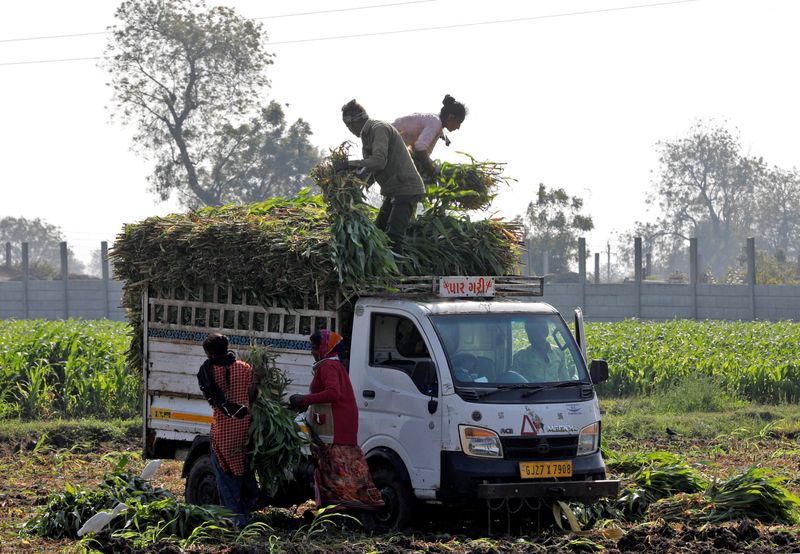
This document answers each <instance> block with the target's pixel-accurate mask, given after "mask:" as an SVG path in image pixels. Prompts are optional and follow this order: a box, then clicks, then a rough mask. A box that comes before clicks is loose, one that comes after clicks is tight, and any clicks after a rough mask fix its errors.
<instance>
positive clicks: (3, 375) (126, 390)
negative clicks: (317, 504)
mask: <svg viewBox="0 0 800 554" xmlns="http://www.w3.org/2000/svg"><path fill="white" fill-rule="evenodd" d="M586 335H587V341H588V357H589V359H593V358H604V359H606V360H607V361H608V363H609V368H610V378H609V380H608V382H606V383H603V384H602V385H600V391H599V393H600V395H601V396H620V397H625V396H644V395H650V394H653V393H658V392H660V391H665V390H668V389H669V388H671V387H673V386H675V385H677V384H679V383H680V382H681V381H683V380H685V379H688V378H698V377H700V378H706V379H710V380H713V381H714V382H715V383H716V384H717V385H718V386H719V387H720V390H722V391H725V392H727V393H729V394H731V395H733V396H736V397H739V398H742V399H744V400H750V401H754V402H763V403H768V404H775V403H781V402H797V401H798V400H800V323H790V322H779V323H767V322H755V323H751V322H721V321H702V322H697V321H687V320H680V321H669V322H658V323H657V322H642V321H634V320H630V321H625V322H619V323H592V324H588V325H587V326H586ZM129 344H130V327H129V326H128V325H126V324H124V323H118V322H110V321H82V320H68V321H40V320H20V321H16V320H2V321H0V419H7V418H15V417H21V418H23V419H53V418H79V417H98V418H111V417H113V418H118V417H135V416H138V415H139V414H140V406H141V394H142V383H141V376H140V373H139V372H136V371H133V372H132V371H129V370H128V369H127V368H126V366H125V353H126V351H127V350H128V347H129Z"/></svg>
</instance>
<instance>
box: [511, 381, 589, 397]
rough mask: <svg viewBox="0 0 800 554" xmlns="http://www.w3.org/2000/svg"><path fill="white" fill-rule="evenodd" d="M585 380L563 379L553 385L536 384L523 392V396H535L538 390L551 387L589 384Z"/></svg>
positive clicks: (558, 387) (560, 387)
mask: <svg viewBox="0 0 800 554" xmlns="http://www.w3.org/2000/svg"><path fill="white" fill-rule="evenodd" d="M588 384H589V383H586V382H585V381H562V382H560V383H555V384H553V385H536V386H535V388H531V389H530V390H527V391H525V392H523V393H522V398H528V397H529V396H533V395H534V394H536V393H538V392H542V391H543V390H551V389H562V388H566V387H578V386H582V385H588Z"/></svg>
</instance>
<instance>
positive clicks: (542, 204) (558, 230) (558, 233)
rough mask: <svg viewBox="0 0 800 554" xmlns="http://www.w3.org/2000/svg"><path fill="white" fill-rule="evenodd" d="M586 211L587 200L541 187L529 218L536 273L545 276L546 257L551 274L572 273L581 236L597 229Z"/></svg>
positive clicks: (530, 205)
mask: <svg viewBox="0 0 800 554" xmlns="http://www.w3.org/2000/svg"><path fill="white" fill-rule="evenodd" d="M582 208H583V199H581V198H579V197H577V196H569V195H568V194H567V192H566V191H565V190H564V189H552V190H549V191H548V190H547V189H546V188H545V186H544V185H543V184H541V183H540V184H539V191H538V192H537V194H536V200H535V201H533V202H531V203H530V204H528V211H527V214H526V219H527V221H526V223H527V224H528V225H529V227H530V230H529V233H528V236H529V238H530V245H529V248H530V250H531V257H532V260H533V271H534V272H535V273H539V274H541V273H544V270H545V268H544V264H543V258H544V256H545V255H546V256H547V260H548V268H547V269H548V271H549V272H550V273H565V272H567V271H569V264H570V261H572V260H574V259H575V257H576V255H577V250H578V237H579V234H580V233H586V232H588V231H591V230H592V229H593V228H594V223H593V222H592V218H591V217H590V216H586V215H583V214H582V213H581V209H582Z"/></svg>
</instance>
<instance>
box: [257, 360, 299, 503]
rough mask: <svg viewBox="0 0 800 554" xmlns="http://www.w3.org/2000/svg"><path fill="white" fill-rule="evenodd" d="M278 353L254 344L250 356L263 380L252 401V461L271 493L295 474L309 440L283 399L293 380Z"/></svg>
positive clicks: (265, 487) (259, 377)
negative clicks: (279, 364)
mask: <svg viewBox="0 0 800 554" xmlns="http://www.w3.org/2000/svg"><path fill="white" fill-rule="evenodd" d="M276 357H277V356H276V354H275V353H273V352H271V351H269V350H268V349H266V348H261V347H254V348H253V349H252V350H251V351H250V355H249V356H248V362H249V363H250V365H251V366H252V368H253V374H254V375H255V377H256V378H257V379H258V380H259V381H258V396H257V398H256V400H255V402H253V403H252V404H251V405H250V411H251V413H252V415H253V422H252V423H251V424H250V430H249V442H248V445H249V454H250V464H251V467H252V468H253V469H254V470H255V471H256V473H257V475H258V477H259V480H260V481H261V488H262V489H263V490H265V491H266V492H267V494H269V495H270V496H273V495H274V494H275V492H276V491H277V490H278V487H279V486H280V485H281V483H282V482H284V481H286V480H288V479H290V478H291V475H292V470H293V469H294V468H295V467H296V466H297V465H298V464H299V463H300V460H301V459H302V457H303V452H302V449H303V446H304V445H305V443H306V441H305V439H304V438H302V437H301V435H300V434H299V429H298V428H297V425H296V424H295V421H294V419H295V414H294V413H293V412H291V411H289V410H288V409H287V408H286V407H285V406H284V405H283V404H282V403H281V401H282V400H283V396H284V395H285V394H286V388H287V387H288V386H289V384H290V382H291V381H290V380H289V379H288V378H287V377H286V375H285V374H284V372H283V371H281V370H280V369H279V368H278V367H277V366H276V365H275V359H276Z"/></svg>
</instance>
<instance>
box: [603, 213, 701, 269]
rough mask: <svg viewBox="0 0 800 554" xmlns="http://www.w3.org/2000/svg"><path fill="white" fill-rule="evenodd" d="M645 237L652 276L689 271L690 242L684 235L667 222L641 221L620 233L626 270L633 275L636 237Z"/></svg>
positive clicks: (644, 250)
mask: <svg viewBox="0 0 800 554" xmlns="http://www.w3.org/2000/svg"><path fill="white" fill-rule="evenodd" d="M636 237H639V238H641V239H642V263H645V260H646V259H647V255H648V254H649V255H650V256H651V260H652V267H651V268H650V271H651V274H652V275H659V274H674V273H675V272H682V273H686V274H688V273H689V259H688V253H689V241H688V240H686V238H685V237H684V235H682V234H680V233H674V232H672V231H670V230H669V229H668V228H665V225H664V223H663V221H659V222H655V223H653V222H649V223H645V222H641V221H637V222H636V223H635V224H634V226H633V229H631V230H629V231H625V232H623V233H620V235H619V240H618V243H617V255H618V258H619V263H620V264H622V266H623V267H625V268H626V270H625V271H624V273H627V274H629V275H633V271H634V265H635V260H634V258H635V255H634V246H633V245H634V239H635V238H636Z"/></svg>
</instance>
